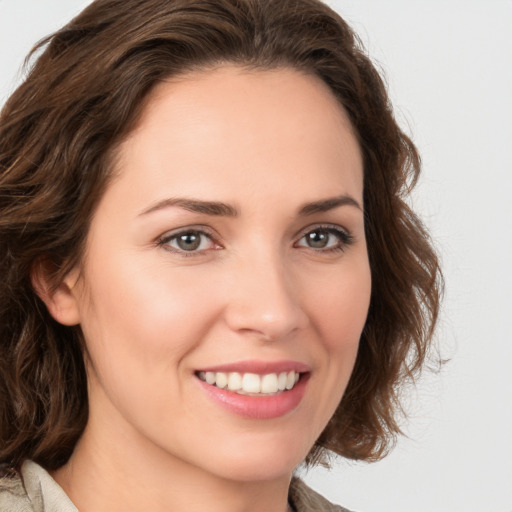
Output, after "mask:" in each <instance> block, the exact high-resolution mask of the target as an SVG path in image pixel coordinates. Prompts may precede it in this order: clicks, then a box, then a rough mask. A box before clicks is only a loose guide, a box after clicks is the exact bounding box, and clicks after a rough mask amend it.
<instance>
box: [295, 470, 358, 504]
mask: <svg viewBox="0 0 512 512" xmlns="http://www.w3.org/2000/svg"><path fill="white" fill-rule="evenodd" d="M289 498H290V502H291V504H292V506H293V507H294V509H295V511H296V512H350V511H349V510H347V509H346V508H343V507H340V506H339V505H334V504H333V503H331V502H330V501H328V500H326V499H325V498H324V497H323V496H321V495H320V494H318V493H317V492H315V491H313V489H311V488H310V487H308V486H307V485H306V484H305V483H304V482H303V481H302V480H301V479H300V478H293V479H292V482H291V484H290V495H289Z"/></svg>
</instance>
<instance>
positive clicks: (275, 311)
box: [225, 256, 309, 341]
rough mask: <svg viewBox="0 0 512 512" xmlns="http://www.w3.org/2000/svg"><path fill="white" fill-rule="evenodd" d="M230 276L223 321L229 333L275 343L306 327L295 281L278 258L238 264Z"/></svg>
mask: <svg viewBox="0 0 512 512" xmlns="http://www.w3.org/2000/svg"><path fill="white" fill-rule="evenodd" d="M231 277H232V279H230V282H231V285H230V290H229V292H228V293H229V299H228V303H227V305H226V309H225V319H226V322H227V324H228V326H229V327H230V328H231V329H232V330H234V331H237V332H239V333H245V334H253V335H255V336H257V337H259V338H261V339H263V340H267V341H275V340H279V339H284V338H286V337H288V336H289V335H290V334H292V333H294V332H295V331H298V330H301V329H304V328H305V327H306V326H307V325H308V323H309V317H308V315H307V313H306V311H305V309H304V307H303V304H302V301H301V297H300V295H299V293H298V292H299V290H298V288H299V286H298V282H297V279H296V278H294V276H293V273H292V271H291V270H290V269H287V268H286V265H285V262H283V261H282V260H281V259H280V258H279V257H276V256H274V257H271V256H260V257H253V258H251V259H250V261H248V260H245V261H240V263H239V264H238V266H237V270H236V271H235V273H234V275H232V276H231Z"/></svg>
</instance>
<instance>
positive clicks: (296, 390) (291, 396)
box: [197, 373, 309, 420]
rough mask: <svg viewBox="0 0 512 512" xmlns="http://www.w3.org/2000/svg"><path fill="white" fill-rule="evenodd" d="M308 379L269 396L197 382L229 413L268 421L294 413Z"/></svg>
mask: <svg viewBox="0 0 512 512" xmlns="http://www.w3.org/2000/svg"><path fill="white" fill-rule="evenodd" d="M308 379H309V374H308V373H306V374H302V375H301V378H300V380H299V381H298V382H297V384H295V386H294V387H293V388H292V389H290V390H288V391H283V392H282V393H280V394H278V395H267V396H264V395H263V396H251V395H240V394H239V393H235V392H234V391H229V390H227V389H220V388H218V387H216V386H212V385H210V384H207V383H206V382H204V381H202V380H200V379H199V378H197V381H198V382H199V384H201V386H202V388H203V389H204V390H205V391H206V393H208V395H209V396H210V398H212V399H213V400H215V401H216V402H217V403H218V404H220V405H221V406H222V407H224V408H225V409H227V410H228V411H230V412H232V413H234V414H236V415H238V416H242V417H244V418H253V419H260V420H267V419H272V418H279V417H280V416H284V415H285V414H287V413H289V412H291V411H293V410H294V409H295V408H296V407H297V406H298V405H299V403H300V401H301V400H302V397H303V396H304V393H305V391H306V385H307V381H308Z"/></svg>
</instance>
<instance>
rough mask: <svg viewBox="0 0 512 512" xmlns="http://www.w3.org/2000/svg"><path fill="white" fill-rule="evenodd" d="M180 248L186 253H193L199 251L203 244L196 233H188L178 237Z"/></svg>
mask: <svg viewBox="0 0 512 512" xmlns="http://www.w3.org/2000/svg"><path fill="white" fill-rule="evenodd" d="M177 241H178V246H179V248H180V249H183V250H184V251H193V250H195V249H197V248H198V247H199V245H200V243H201V237H200V236H199V235H196V234H195V233H187V234H185V235H180V236H179V237H178V240H177Z"/></svg>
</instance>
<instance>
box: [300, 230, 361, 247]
mask: <svg viewBox="0 0 512 512" xmlns="http://www.w3.org/2000/svg"><path fill="white" fill-rule="evenodd" d="M352 241H353V239H352V236H351V235H350V234H349V233H347V232H346V231H345V230H343V229H342V228H339V227H334V226H318V227H316V228H314V229H311V230H309V231H308V232H306V233H304V234H303V235H302V237H301V238H300V239H299V241H298V242H297V243H296V246H297V247H308V248H310V249H314V250H316V251H325V252H328V251H337V250H338V251H342V250H343V249H344V248H345V247H346V246H348V245H350V244H351V243H352Z"/></svg>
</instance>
